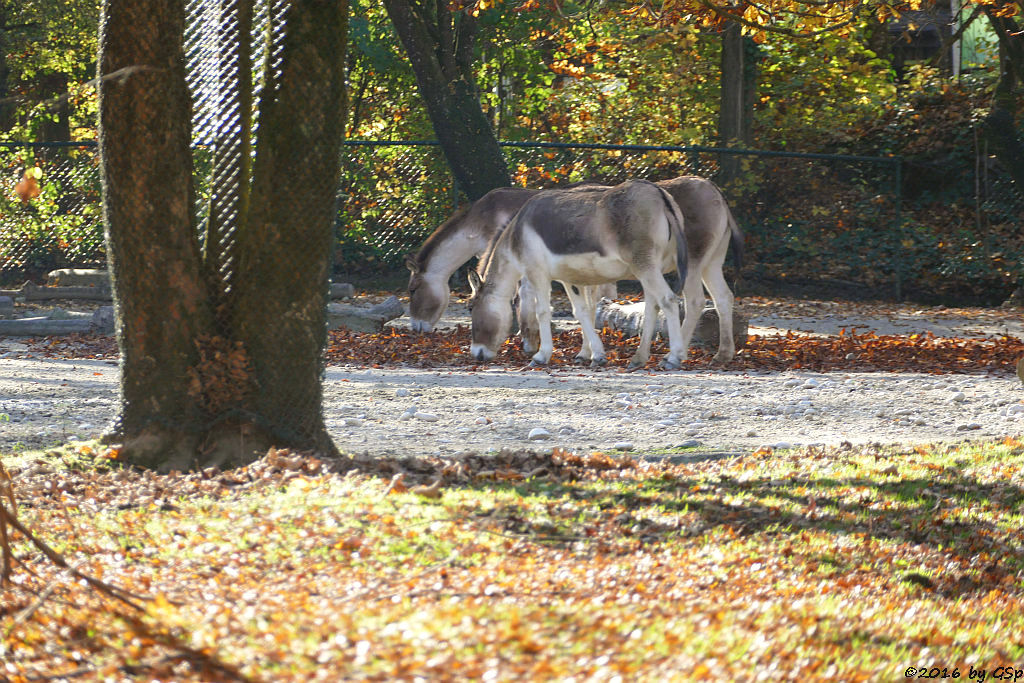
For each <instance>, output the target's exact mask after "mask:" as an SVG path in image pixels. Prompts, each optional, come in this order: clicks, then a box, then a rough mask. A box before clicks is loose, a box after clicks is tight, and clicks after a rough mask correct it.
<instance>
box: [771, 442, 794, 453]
mask: <svg viewBox="0 0 1024 683" xmlns="http://www.w3.org/2000/svg"><path fill="white" fill-rule="evenodd" d="M772 448H774V449H775V450H777V451H788V450H789V449H791V448H793V444H791V443H790V442H789V441H778V442H776V443H774V444H772Z"/></svg>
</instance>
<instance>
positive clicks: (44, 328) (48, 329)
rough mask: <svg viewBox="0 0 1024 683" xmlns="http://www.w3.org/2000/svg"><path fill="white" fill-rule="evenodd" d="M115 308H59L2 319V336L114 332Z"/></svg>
mask: <svg viewBox="0 0 1024 683" xmlns="http://www.w3.org/2000/svg"><path fill="white" fill-rule="evenodd" d="M113 333H114V308H113V307H112V306H102V307H100V308H98V309H96V311H95V312H93V313H71V312H68V311H62V310H60V309H57V310H56V311H53V312H51V313H50V314H49V315H45V316H37V317H33V318H16V319H14V320H0V336H5V337H48V336H51V335H63V334H113Z"/></svg>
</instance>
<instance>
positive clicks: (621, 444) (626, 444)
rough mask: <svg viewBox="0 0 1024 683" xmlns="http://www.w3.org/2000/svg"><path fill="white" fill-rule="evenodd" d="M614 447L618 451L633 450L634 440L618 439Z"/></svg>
mask: <svg viewBox="0 0 1024 683" xmlns="http://www.w3.org/2000/svg"><path fill="white" fill-rule="evenodd" d="M612 448H614V449H615V450H617V451H631V450H633V442H632V441H616V442H615V444H614V445H613V446H612Z"/></svg>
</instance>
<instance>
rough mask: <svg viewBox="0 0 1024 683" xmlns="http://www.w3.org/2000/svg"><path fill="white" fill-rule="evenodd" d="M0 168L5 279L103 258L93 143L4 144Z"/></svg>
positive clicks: (0, 267)
mask: <svg viewBox="0 0 1024 683" xmlns="http://www.w3.org/2000/svg"><path fill="white" fill-rule="evenodd" d="M0 173H2V175H3V177H4V178H6V179H7V182H6V183H5V185H6V187H7V191H6V192H5V193H4V195H3V198H2V199H0V282H4V283H8V284H20V282H19V281H23V280H25V279H39V277H40V276H41V275H45V273H46V272H47V271H49V270H51V269H53V268H60V267H64V266H68V265H84V266H95V265H99V264H102V263H103V262H104V260H105V252H104V245H103V221H102V215H101V202H100V184H99V169H98V166H97V159H96V150H95V147H94V146H91V145H87V144H86V145H21V144H3V145H0Z"/></svg>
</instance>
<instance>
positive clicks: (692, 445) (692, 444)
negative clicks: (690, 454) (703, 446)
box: [676, 439, 700, 448]
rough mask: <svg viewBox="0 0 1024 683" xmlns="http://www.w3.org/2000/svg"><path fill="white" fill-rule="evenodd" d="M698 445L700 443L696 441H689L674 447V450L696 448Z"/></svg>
mask: <svg viewBox="0 0 1024 683" xmlns="http://www.w3.org/2000/svg"><path fill="white" fill-rule="evenodd" d="M699 445H700V441H697V440H696V439H689V440H687V441H684V442H682V443H681V444H679V445H678V446H676V448H696V447H697V446H699Z"/></svg>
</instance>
